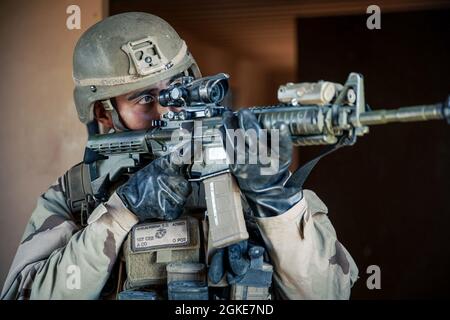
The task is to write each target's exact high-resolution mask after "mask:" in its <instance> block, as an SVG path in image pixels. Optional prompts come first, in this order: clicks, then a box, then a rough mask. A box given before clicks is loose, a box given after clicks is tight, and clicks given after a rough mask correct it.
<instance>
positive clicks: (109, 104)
mask: <svg viewBox="0 0 450 320" xmlns="http://www.w3.org/2000/svg"><path fill="white" fill-rule="evenodd" d="M101 103H102V105H103V108H104V109H105V110H106V111H110V112H111V116H112V123H113V127H114V129H115V130H116V131H128V130H129V129H128V128H127V127H126V126H125V125H124V124H123V123H122V120H121V119H120V116H119V113H118V112H117V107H116V106H115V101H114V100H112V99H107V100H102V101H101Z"/></svg>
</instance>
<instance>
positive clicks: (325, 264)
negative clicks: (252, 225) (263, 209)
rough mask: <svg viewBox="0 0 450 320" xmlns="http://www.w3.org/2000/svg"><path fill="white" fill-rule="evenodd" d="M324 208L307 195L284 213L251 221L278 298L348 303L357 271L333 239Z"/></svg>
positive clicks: (305, 193)
mask: <svg viewBox="0 0 450 320" xmlns="http://www.w3.org/2000/svg"><path fill="white" fill-rule="evenodd" d="M327 213H328V209H327V207H326V206H325V204H324V203H323V202H322V201H321V200H320V199H319V198H318V197H317V195H316V194H315V193H314V192H312V191H310V190H304V192H303V199H302V200H301V201H300V202H299V203H297V204H296V205H295V206H294V207H292V208H291V209H289V210H288V211H286V212H285V213H284V214H282V215H280V216H276V217H269V218H258V219H257V223H258V226H259V228H260V230H261V234H262V237H263V239H264V241H265V243H266V247H267V250H268V252H269V256H270V258H271V260H272V264H273V265H274V278H273V280H274V286H275V289H276V290H275V291H276V295H277V297H278V298H282V299H348V298H349V297H350V290H351V287H352V286H353V284H354V283H355V281H356V280H357V278H358V268H357V266H356V264H355V262H354V261H353V259H352V257H351V256H350V254H349V252H348V251H347V250H346V249H345V248H344V246H343V245H342V244H341V243H340V242H339V241H338V239H337V236H336V232H335V230H334V228H333V226H332V225H331V222H330V220H329V219H328V216H327Z"/></svg>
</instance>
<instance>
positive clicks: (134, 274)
mask: <svg viewBox="0 0 450 320" xmlns="http://www.w3.org/2000/svg"><path fill="white" fill-rule="evenodd" d="M64 184H65V190H66V198H67V204H68V206H69V208H70V209H71V211H72V214H73V216H74V219H75V221H76V223H77V224H79V225H80V226H81V227H85V226H86V225H87V220H88V218H89V215H90V213H91V212H92V211H93V210H94V209H95V207H96V206H97V205H98V204H99V203H98V201H97V200H96V199H95V197H94V196H93V194H92V188H91V182H90V175H89V168H88V166H87V165H86V164H84V163H83V162H81V163H79V164H77V165H75V166H74V167H72V168H71V169H70V170H69V171H67V172H66V174H65V176H64ZM192 187H193V192H192V194H191V196H190V197H189V199H188V201H187V204H186V206H185V210H184V213H183V215H182V216H181V218H180V219H178V220H175V221H170V222H167V221H150V222H144V223H139V224H137V225H136V226H134V227H133V229H132V230H131V231H130V233H129V234H128V237H127V239H126V241H125V242H124V243H123V245H122V250H121V253H120V255H119V258H118V259H117V261H116V263H115V266H114V268H113V271H112V272H111V275H110V277H109V280H108V282H107V284H106V285H105V287H104V289H103V292H102V295H101V296H102V298H103V299H119V300H160V299H169V300H209V299H231V300H267V299H271V297H272V295H273V293H272V273H273V268H272V265H271V264H270V263H269V256H268V254H267V252H266V251H265V249H264V242H263V240H262V238H261V235H260V233H259V230H258V227H257V225H256V223H255V221H254V219H253V217H252V216H251V214H249V208H248V207H247V206H246V203H245V201H243V204H244V215H245V217H246V225H247V230H248V233H249V235H250V238H249V241H251V242H252V246H251V247H250V249H249V252H248V259H249V260H250V267H249V269H248V272H247V273H246V274H245V275H244V276H241V277H237V278H232V277H229V276H227V274H225V276H224V277H223V278H222V280H221V281H220V282H219V283H217V284H213V283H212V282H211V281H210V280H209V279H208V276H207V270H208V266H209V264H210V262H211V258H212V256H213V254H214V253H215V252H216V251H217V248H214V247H212V246H211V244H210V242H209V241H208V239H209V238H210V234H209V229H208V220H207V215H206V214H205V210H206V203H205V200H204V199H205V196H204V190H203V188H202V186H201V184H193V185H192ZM114 190H115V188H112V189H111V190H110V191H111V192H110V193H111V194H112V193H113V191H114Z"/></svg>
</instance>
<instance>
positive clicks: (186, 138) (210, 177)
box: [85, 73, 450, 248]
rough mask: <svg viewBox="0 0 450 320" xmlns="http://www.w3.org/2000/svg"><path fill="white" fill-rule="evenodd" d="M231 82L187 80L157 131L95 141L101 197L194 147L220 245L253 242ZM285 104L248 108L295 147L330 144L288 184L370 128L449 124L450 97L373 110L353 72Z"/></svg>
mask: <svg viewBox="0 0 450 320" xmlns="http://www.w3.org/2000/svg"><path fill="white" fill-rule="evenodd" d="M228 79H229V76H228V75H227V74H224V73H220V74H217V75H215V76H210V77H204V78H200V79H193V78H192V77H181V78H179V79H177V80H175V81H174V82H172V83H171V84H170V85H169V87H168V88H167V89H165V90H161V92H160V94H159V103H160V104H161V105H162V106H166V107H177V108H180V109H181V110H179V111H168V112H167V113H165V114H164V115H163V116H162V117H161V119H160V120H155V121H153V123H152V125H153V128H152V129H149V130H143V131H126V132H118V133H112V134H96V135H91V136H90V137H89V139H88V143H87V149H86V155H85V163H87V164H89V173H90V179H91V186H92V190H93V194H94V197H95V198H97V199H106V187H107V186H108V185H110V184H111V183H113V182H115V181H117V180H119V179H120V178H121V177H122V176H123V175H124V174H126V173H133V172H134V171H136V170H137V169H139V168H141V167H142V166H144V165H145V164H147V163H148V162H149V161H151V160H152V159H155V158H158V157H161V156H165V155H167V154H172V153H177V152H179V151H180V150H182V148H183V147H184V146H186V145H187V144H189V145H190V147H191V150H193V152H194V161H193V163H190V164H189V165H188V166H186V172H185V173H186V176H187V177H188V179H189V180H190V181H201V182H203V185H204V187H205V198H206V207H207V214H208V219H209V222H210V235H211V238H212V243H213V246H214V247H217V248H219V247H225V246H227V245H229V244H232V243H236V242H238V241H240V240H244V239H247V238H248V233H247V231H246V228H245V221H244V218H243V214H242V205H241V198H240V193H239V188H238V186H237V184H236V182H235V181H234V179H233V178H232V176H231V174H230V173H229V164H228V163H227V161H226V152H225V149H224V146H223V143H222V137H221V132H220V130H219V129H220V127H221V125H222V118H221V115H222V113H223V112H224V111H225V110H227V108H226V107H224V106H222V105H221V103H222V101H223V100H224V98H225V97H226V94H227V91H228ZM278 100H279V101H280V104H277V105H272V106H254V107H250V108H249V109H250V110H251V111H252V112H253V113H254V114H255V115H256V117H257V119H258V121H259V123H260V124H261V126H262V128H264V129H268V130H270V129H274V128H275V126H276V124H277V123H278V122H284V123H285V124H286V125H287V126H288V127H289V132H290V134H291V137H292V142H293V144H294V145H295V146H311V145H329V146H330V147H329V148H328V149H326V151H325V152H323V153H322V155H320V156H319V157H317V158H315V159H313V160H312V161H310V162H309V163H307V164H306V165H305V166H304V167H302V168H301V169H300V170H297V171H296V172H295V173H294V174H293V175H292V176H291V178H290V179H289V181H288V182H287V184H296V185H302V184H303V182H304V180H305V179H306V177H307V176H308V174H309V172H310V171H311V170H312V168H313V167H314V165H315V164H316V163H317V162H318V160H319V159H320V158H321V157H322V156H324V155H326V154H328V153H330V152H332V151H334V150H336V149H338V148H339V147H341V146H343V145H353V144H354V143H355V142H356V139H357V137H359V136H363V135H365V134H367V133H368V132H369V126H371V125H379V124H387V123H394V122H415V121H428V120H438V119H442V120H446V121H447V123H449V124H450V96H449V98H448V99H447V101H446V102H444V103H436V104H431V105H419V106H410V107H403V108H398V109H390V110H374V111H372V110H371V109H370V108H369V106H368V105H367V104H366V102H365V97H364V82H363V77H362V75H360V74H358V73H350V75H349V76H348V78H347V80H346V82H345V83H344V85H341V84H338V83H333V82H328V81H319V82H314V83H288V84H286V85H282V86H280V87H279V89H278ZM180 156H181V157H183V155H182V154H180ZM184 156H186V155H184ZM188 157H189V158H192V154H189V155H188ZM184 160H186V158H184Z"/></svg>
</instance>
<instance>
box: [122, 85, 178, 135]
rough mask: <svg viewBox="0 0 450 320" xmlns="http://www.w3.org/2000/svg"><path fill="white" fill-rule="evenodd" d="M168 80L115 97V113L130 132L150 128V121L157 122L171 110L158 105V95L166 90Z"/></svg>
mask: <svg viewBox="0 0 450 320" xmlns="http://www.w3.org/2000/svg"><path fill="white" fill-rule="evenodd" d="M168 85H169V80H164V81H160V82H158V83H157V84H155V85H153V86H151V87H148V88H144V89H140V90H136V91H133V92H130V93H127V94H124V95H121V96H118V97H116V103H117V111H118V112H119V115H120V117H121V118H122V122H123V124H124V125H125V126H126V127H127V128H128V129H130V130H144V129H150V128H151V127H152V125H151V121H152V120H159V119H160V118H161V115H162V114H163V113H166V112H167V111H169V110H171V108H167V107H163V106H161V105H160V104H159V103H158V95H159V92H160V91H161V90H162V89H166V88H167V86H168Z"/></svg>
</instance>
